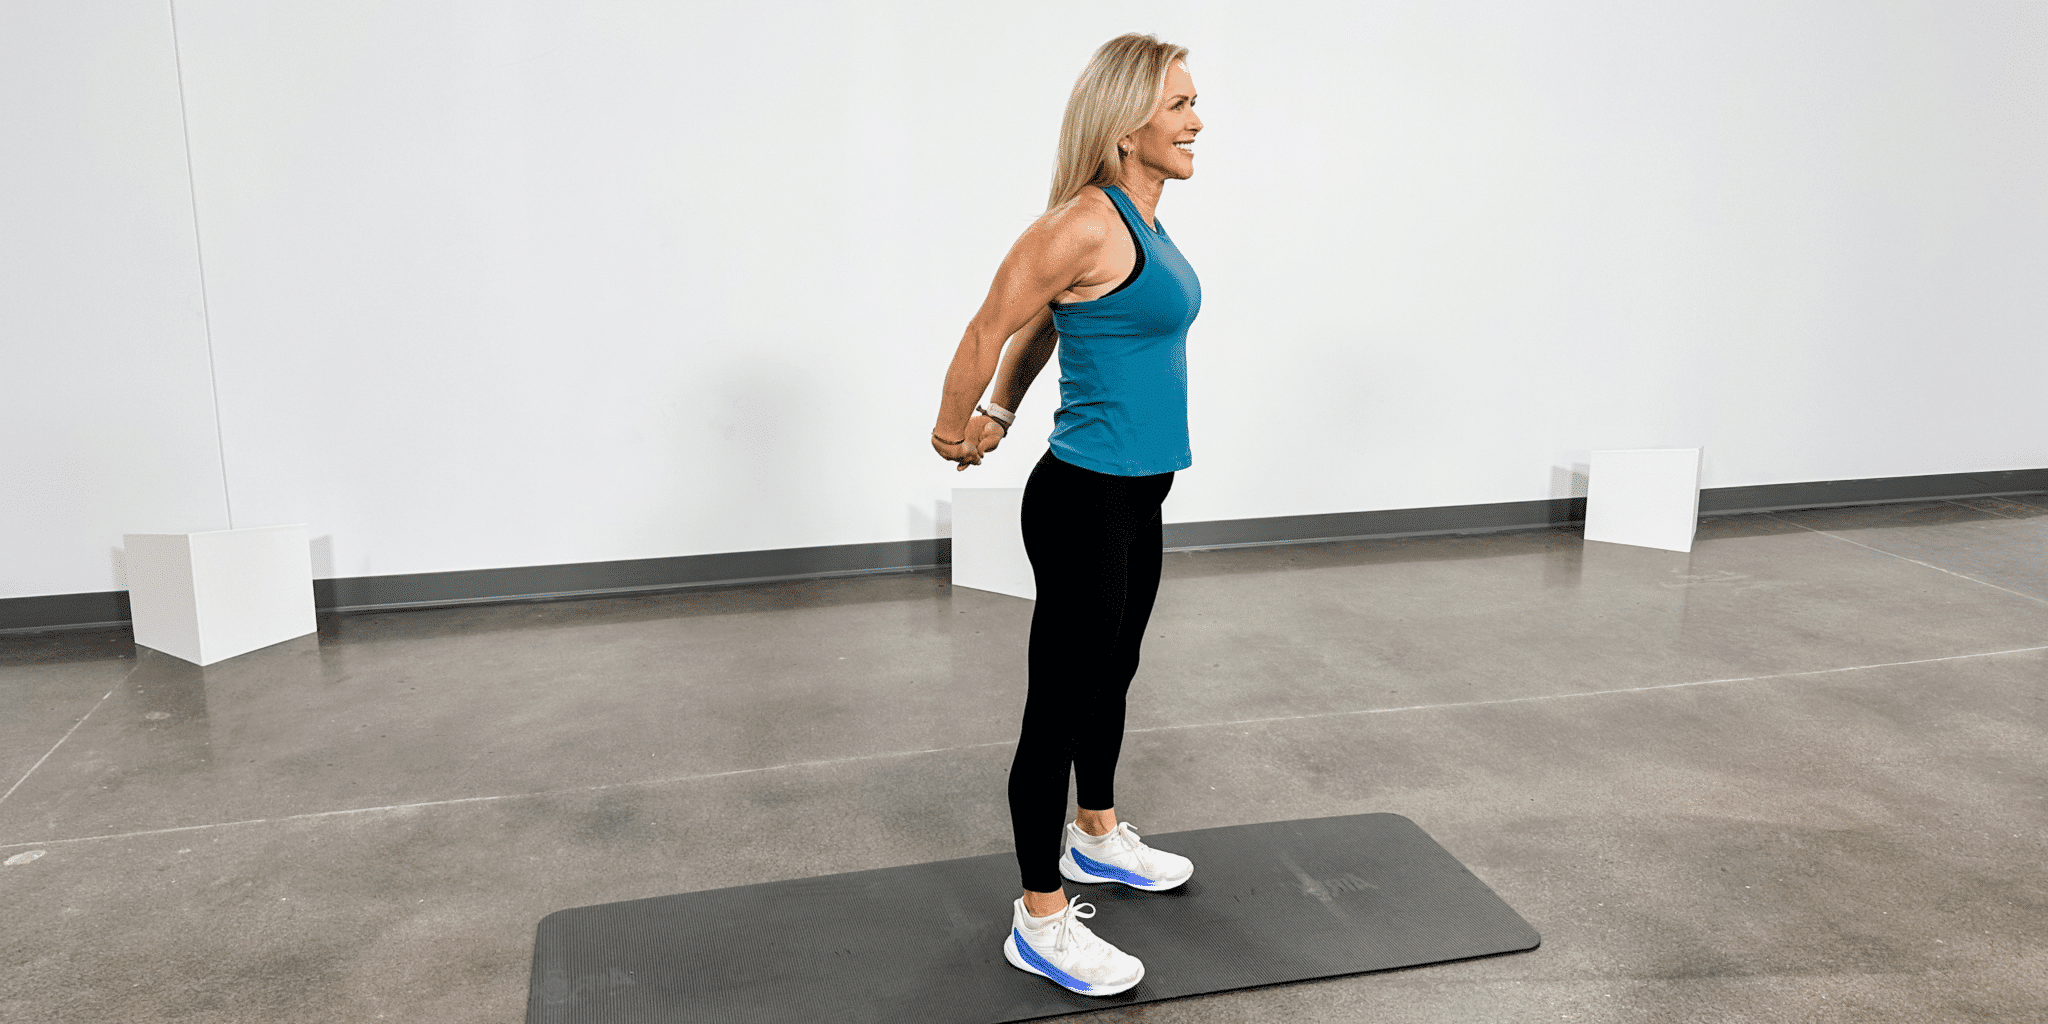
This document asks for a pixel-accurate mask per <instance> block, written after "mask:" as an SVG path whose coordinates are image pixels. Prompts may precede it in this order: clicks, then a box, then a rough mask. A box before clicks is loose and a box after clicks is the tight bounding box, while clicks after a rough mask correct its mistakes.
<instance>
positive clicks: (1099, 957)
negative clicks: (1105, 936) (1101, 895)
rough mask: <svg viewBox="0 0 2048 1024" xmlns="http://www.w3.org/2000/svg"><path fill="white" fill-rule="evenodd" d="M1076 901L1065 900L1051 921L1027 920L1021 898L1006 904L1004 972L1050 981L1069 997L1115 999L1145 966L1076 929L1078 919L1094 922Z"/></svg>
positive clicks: (1090, 910) (1088, 907) (1090, 907)
mask: <svg viewBox="0 0 2048 1024" xmlns="http://www.w3.org/2000/svg"><path fill="white" fill-rule="evenodd" d="M1080 898H1081V897H1079V896H1075V897H1073V898H1072V899H1070V900H1068V901H1067V907H1066V909H1065V910H1062V911H1060V912H1059V913H1057V914H1054V915H1053V916H1051V917H1032V916H1031V912H1030V911H1028V910H1025V909H1024V897H1022V896H1019V897H1017V899H1016V901H1015V902H1013V903H1011V904H1010V906H1011V911H1010V937H1009V938H1007V939H1004V940H1003V956H1004V958H1006V959H1008V960H1009V961H1010V966H1012V967H1015V968H1017V969H1019V970H1025V971H1030V972H1031V973H1033V974H1036V975H1040V976H1042V977H1046V978H1050V979H1052V981H1053V983H1054V984H1056V985H1058V986H1060V987H1061V988H1064V989H1066V990H1067V991H1069V992H1078V993H1080V994H1082V995H1084V996H1113V995H1116V994H1117V993H1118V992H1123V991H1125V990H1127V989H1129V988H1130V987H1131V986H1133V985H1136V984H1137V983H1138V982H1139V980H1141V979H1142V978H1144V977H1145V964H1144V962H1143V961H1140V960H1139V959H1138V958H1137V957H1134V956H1132V955H1130V954H1129V953H1126V952H1124V951H1123V950H1121V949H1118V948H1116V947H1115V946H1112V945H1110V944H1109V943H1107V942H1104V941H1102V939H1101V938H1099V937H1097V936H1096V934H1095V933H1094V932H1091V931H1089V930H1088V926H1087V925H1085V924H1082V923H1081V919H1082V918H1087V917H1094V916H1095V905H1094V904H1092V903H1078V902H1077V901H1078V900H1080ZM1027 922H1030V923H1036V924H1037V925H1038V926H1039V927H1032V926H1031V924H1029V923H1027Z"/></svg>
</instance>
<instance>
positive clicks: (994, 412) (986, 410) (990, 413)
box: [975, 402, 1017, 434]
mask: <svg viewBox="0 0 2048 1024" xmlns="http://www.w3.org/2000/svg"><path fill="white" fill-rule="evenodd" d="M975 411H976V412H979V413H981V414H982V415H983V416H987V417H988V418H989V419H992V420H994V421H996V422H997V423H1000V424H1002V425H1003V433H1005V434H1007V433H1009V432H1010V425H1011V424H1012V423H1015V422H1017V414H1016V413H1014V412H1011V411H1010V410H1008V409H1005V408H1003V407H1002V406H1000V405H997V404H995V403H994V402H990V403H988V405H987V406H986V407H983V406H975Z"/></svg>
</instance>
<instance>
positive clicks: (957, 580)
mask: <svg viewBox="0 0 2048 1024" xmlns="http://www.w3.org/2000/svg"><path fill="white" fill-rule="evenodd" d="M1023 512H1024V488H1022V487H955V488H953V585H954V586H956V587H972V588H974V589H975V590H986V591H989V592H991V593H996V594H1008V595H1010V596H1011V597H1021V598H1024V599H1025V600H1027V601H1034V600H1037V599H1038V580H1037V578H1036V577H1034V576H1032V575H1031V558H1030V557H1029V556H1028V555H1026V554H1025V553H1024V523H1023Z"/></svg>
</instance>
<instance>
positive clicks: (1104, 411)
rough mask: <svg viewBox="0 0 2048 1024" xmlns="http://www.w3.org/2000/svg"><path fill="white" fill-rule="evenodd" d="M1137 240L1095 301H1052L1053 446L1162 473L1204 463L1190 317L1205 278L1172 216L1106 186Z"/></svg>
mask: <svg viewBox="0 0 2048 1024" xmlns="http://www.w3.org/2000/svg"><path fill="white" fill-rule="evenodd" d="M1102 191H1103V192H1104V193H1106V194H1108V196H1109V198H1110V201H1111V202H1113V203H1115V204H1116V208H1117V212H1118V213H1119V214H1121V215H1122V217H1123V221H1124V227H1125V228H1126V229H1128V230H1129V231H1130V233H1131V239H1132V241H1134V242H1136V243H1137V246H1138V258H1137V266H1136V267H1135V268H1134V269H1133V270H1132V271H1131V276H1130V277H1128V278H1126V279H1125V280H1124V283H1123V284H1121V285H1118V286H1117V287H1116V290H1114V291H1112V292H1110V293H1109V294H1107V295H1104V296H1102V297H1101V298H1098V299H1095V300H1093V301H1089V302H1069V303H1059V302H1054V303H1051V306H1052V318H1053V325H1054V327H1055V328H1057V329H1058V331H1059V336H1060V341H1059V352H1060V407H1059V410H1058V411H1057V412H1055V413H1053V431H1052V450H1053V453H1054V455H1055V456H1056V457H1058V458H1059V459H1060V460H1062V461H1065V462H1070V463H1073V464H1074V465H1076V466H1080V467H1081V468H1083V469H1092V470H1094V471H1095V472H1097V473H1108V474H1110V475H1112V476H1153V475H1155V474H1159V473H1170V472H1173V471H1175V470H1181V469H1186V468H1188V467H1189V466H1191V465H1194V461H1195V458H1194V453H1193V452H1192V450H1190V448H1189V447H1188V355H1187V353H1188V347H1187V343H1188V325H1189V324H1192V323H1194V322H1195V314H1197V313H1199V312H1200V311H1201V308H1202V284H1201V282H1200V281H1197V280H1196V279H1195V268H1193V267H1191V266H1189V265H1188V261H1187V259H1186V258H1185V257H1183V256H1181V254H1180V249H1179V248H1177V247H1176V246H1175V245H1174V244H1173V239H1171V238H1168V237H1167V235H1166V225H1165V223H1163V222H1161V223H1160V225H1159V227H1158V228H1157V229H1154V228H1151V227H1148V226H1147V225H1146V224H1145V218H1144V217H1142V216H1139V214H1138V208H1137V207H1136V206H1134V205H1132V203H1131V199H1130V197H1129V196H1126V195H1124V192H1123V189H1120V188H1118V187H1116V186H1115V185H1106V186H1103V189H1102Z"/></svg>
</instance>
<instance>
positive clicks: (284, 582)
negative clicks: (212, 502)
mask: <svg viewBox="0 0 2048 1024" xmlns="http://www.w3.org/2000/svg"><path fill="white" fill-rule="evenodd" d="M125 542H126V544H127V546H128V610H129V614H130V616H131V617H132V619H133V623H134V629H135V642H136V643H137V644H138V645H140V646H143V647H147V648H150V649H151V650H157V651H162V652H164V653H165V654H168V655H171V656H172V657H175V658H183V659H184V660H186V661H189V662H191V663H193V664H195V665H211V664H213V663H214V662H217V661H225V660H227V659H229V658H232V657H234V656H236V655H238V654H247V653H249V652H250V651H254V650H257V649H259V648H264V647H269V646H270V645H272V644H280V643H283V642H285V641H286V640H290V639H293V638H295V637H302V636H305V635H306V634H308V633H312V632H314V631H316V630H317V629H318V628H319V625H318V623H317V622H315V621H314V618H313V550H312V546H311V544H310V542H309V540H308V538H307V536H306V524H304V523H298V524H295V525H291V526H257V527H251V528H248V529H242V530H212V531H209V532H206V533H131V534H127V535H125Z"/></svg>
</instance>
